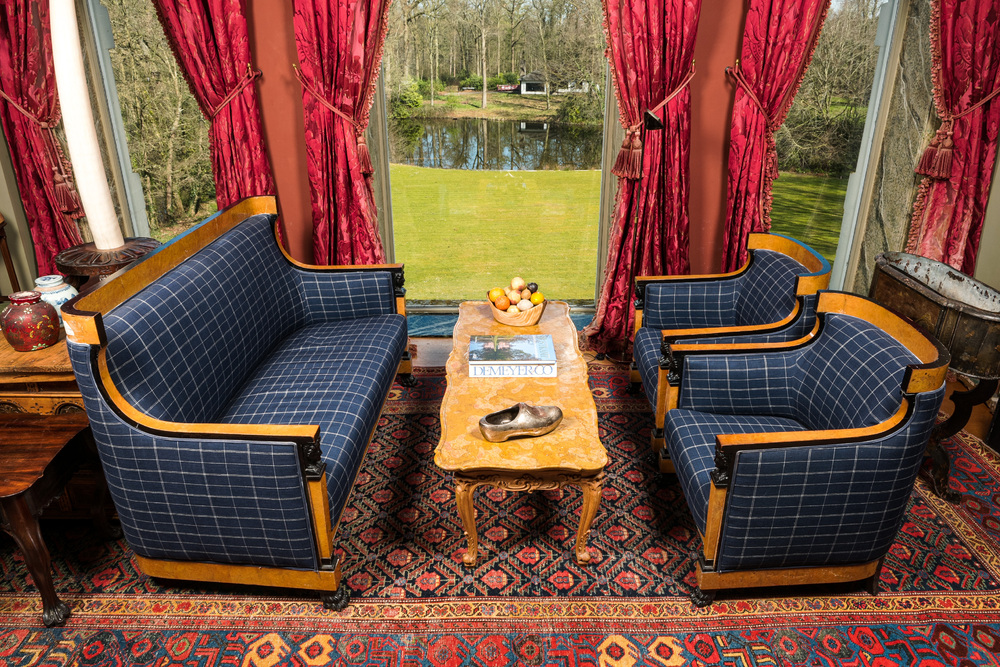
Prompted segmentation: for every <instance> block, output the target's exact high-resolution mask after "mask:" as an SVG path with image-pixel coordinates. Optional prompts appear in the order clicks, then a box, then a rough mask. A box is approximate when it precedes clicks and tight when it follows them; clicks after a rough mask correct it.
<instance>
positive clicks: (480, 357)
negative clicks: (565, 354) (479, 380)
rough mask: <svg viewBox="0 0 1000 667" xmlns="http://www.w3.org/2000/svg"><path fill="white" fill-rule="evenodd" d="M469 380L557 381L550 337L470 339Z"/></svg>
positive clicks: (554, 350)
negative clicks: (512, 378) (515, 378)
mask: <svg viewBox="0 0 1000 667" xmlns="http://www.w3.org/2000/svg"><path fill="white" fill-rule="evenodd" d="M469 377H556V349H555V346H554V345H553V344H552V336H550V335H548V334H544V335H537V336H532V335H521V336H472V337H470V339H469Z"/></svg>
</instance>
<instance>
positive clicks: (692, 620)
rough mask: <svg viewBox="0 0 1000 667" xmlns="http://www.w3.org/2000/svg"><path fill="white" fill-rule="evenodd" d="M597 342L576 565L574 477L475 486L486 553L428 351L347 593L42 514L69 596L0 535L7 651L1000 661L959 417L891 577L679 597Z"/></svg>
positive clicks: (386, 438) (680, 560) (296, 661)
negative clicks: (247, 583)
mask: <svg viewBox="0 0 1000 667" xmlns="http://www.w3.org/2000/svg"><path fill="white" fill-rule="evenodd" d="M588 358H590V360H591V386H592V389H593V392H594V397H595V400H596V402H597V406H598V412H599V419H600V428H601V437H602V440H603V442H604V443H605V446H606V447H607V448H608V450H609V454H610V459H611V463H610V465H609V467H608V470H607V480H606V482H605V489H604V496H603V501H602V505H601V509H600V511H599V513H598V516H597V518H596V519H595V521H594V525H593V530H592V533H591V538H590V550H591V554H592V556H593V559H592V561H591V563H590V565H588V566H586V567H581V566H578V565H577V564H576V563H575V561H574V560H573V558H572V547H573V541H574V537H575V531H576V524H577V520H578V516H579V510H580V500H581V499H580V494H579V491H578V490H576V489H567V490H563V491H553V492H536V493H509V492H503V491H500V490H495V489H494V490H481V491H480V492H479V494H478V496H477V498H476V508H477V513H478V525H479V528H480V537H481V545H480V559H479V563H478V564H477V565H476V566H475V567H474V568H466V567H464V566H463V565H462V562H461V554H462V553H463V552H464V549H465V541H464V537H463V534H462V529H461V523H460V520H459V517H458V514H457V511H456V508H455V504H454V498H453V495H452V490H451V483H450V480H449V478H448V476H447V475H445V474H443V473H442V472H441V471H440V470H438V469H437V468H436V467H435V466H434V464H433V450H434V447H435V445H436V444H437V439H438V434H439V424H438V416H437V415H438V408H439V404H440V400H441V397H442V395H443V393H444V389H445V381H444V377H443V373H442V371H441V369H417V373H418V379H419V383H418V384H417V386H416V387H414V388H410V389H407V388H404V387H401V386H399V385H397V386H395V387H394V388H393V391H392V395H391V396H390V399H389V401H388V402H387V405H386V409H385V412H384V414H383V416H382V418H381V421H380V424H379V428H378V431H377V433H376V437H375V439H374V441H373V443H372V445H371V450H370V452H369V456H368V459H367V461H366V463H365V467H364V469H363V471H362V473H361V475H360V477H359V479H358V481H357V484H356V487H355V490H354V493H353V496H352V499H351V502H350V504H349V506H348V508H347V510H346V514H345V516H344V519H343V522H342V524H341V528H340V534H339V536H338V539H337V544H338V546H339V547H340V549H341V550H342V553H343V555H344V558H345V562H344V573H345V579H344V580H345V583H346V585H347V586H348V587H349V588H350V590H351V594H352V604H351V606H350V607H348V608H347V609H346V610H344V611H342V612H332V611H327V610H324V609H323V607H322V605H320V604H319V602H318V600H317V599H316V598H314V597H309V596H308V595H305V594H302V593H299V592H295V591H288V590H276V589H261V588H239V587H211V586H207V585H193V584H186V583H180V582H168V581H157V580H151V579H149V578H148V577H145V576H144V575H142V574H140V573H139V572H138V571H137V570H136V567H135V565H134V563H133V560H132V556H131V552H130V550H129V548H128V547H127V545H126V544H125V543H124V542H122V541H114V540H111V541H106V540H102V539H101V538H99V537H97V536H95V535H94V533H93V531H92V530H91V529H90V527H89V526H88V525H86V524H66V523H55V522H54V523H50V524H48V525H46V526H45V527H44V532H45V537H46V540H47V541H48V544H49V546H50V549H51V551H52V555H53V558H52V560H53V570H54V580H55V584H56V588H57V591H58V593H59V595H60V597H61V598H62V599H63V601H65V602H66V603H67V604H69V605H70V607H71V609H72V616H71V617H70V619H69V620H68V622H67V623H66V625H65V626H64V627H62V628H52V629H46V628H44V627H43V626H42V625H41V621H40V612H41V605H40V602H39V600H38V598H37V594H36V592H35V589H34V586H33V584H32V582H31V578H30V576H29V575H28V574H27V571H26V568H25V567H24V563H23V561H22V559H21V557H20V555H19V554H18V553H17V551H16V549H15V548H14V546H13V543H12V542H11V541H10V540H9V539H6V538H3V539H0V573H2V574H3V579H4V581H3V582H2V583H0V667H8V666H10V667H13V666H19V667H20V666H28V665H57V664H81V665H131V664H134V665H174V664H176V665H181V664H183V665H191V666H198V667H216V666H220V667H221V666H223V665H241V666H247V667H252V666H260V667H270V666H272V665H302V666H306V665H309V666H311V665H484V666H494V665H510V664H518V665H595V666H597V665H601V666H605V665H607V666H619V665H621V666H631V665H688V664H691V665H803V666H805V665H809V666H812V665H903V664H906V665H908V664H914V665H918V664H919V665H956V666H966V665H1000V659H998V657H997V654H998V653H1000V541H998V538H1000V458H998V457H997V455H996V454H995V453H994V452H993V451H992V450H989V449H988V448H986V447H985V446H984V445H983V444H982V443H981V442H980V441H978V440H977V439H975V438H973V437H971V436H969V435H967V434H964V433H963V434H959V435H958V436H956V437H955V438H952V439H951V440H949V441H948V442H947V443H946V446H947V448H948V451H949V453H950V454H951V457H952V465H953V480H952V488H954V489H955V490H957V491H959V492H960V493H961V496H962V497H961V500H960V502H959V503H957V504H955V505H951V504H949V503H947V502H944V501H942V500H940V499H939V498H937V497H936V496H934V495H933V494H932V493H931V492H930V491H929V489H928V486H927V485H926V484H925V483H924V482H923V480H920V481H918V483H917V486H916V488H915V490H914V492H913V495H912V497H911V500H910V507H909V514H908V516H907V519H906V521H905V523H904V525H903V527H902V529H901V531H900V533H899V536H898V538H897V540H896V543H895V544H894V546H893V548H892V550H891V552H890V554H889V555H888V557H887V558H886V563H885V567H884V568H883V570H882V575H881V583H882V592H881V593H880V594H879V595H878V597H871V596H870V595H868V594H867V593H865V592H862V591H860V590H859V589H858V588H857V587H851V586H847V587H828V588H818V587H805V588H796V589H780V590H779V589H775V590H761V591H752V592H744V593H740V594H736V595H730V596H728V597H720V598H719V599H718V600H717V601H716V602H715V603H714V604H713V605H711V606H710V607H707V608H704V609H698V608H695V607H694V606H692V605H691V604H690V602H689V601H688V595H689V594H690V592H691V590H692V587H693V585H694V563H693V560H692V558H693V557H694V556H695V555H696V554H697V552H698V548H699V538H698V536H697V532H696V531H695V529H694V526H693V523H692V519H691V516H690V514H689V513H688V510H687V508H686V507H685V505H684V502H683V499H682V496H681V492H680V489H679V488H678V485H677V482H676V480H675V479H674V478H673V477H671V476H669V475H661V474H660V473H658V472H657V471H656V467H655V461H654V458H653V454H652V452H651V451H650V449H649V444H648V443H649V431H650V428H651V426H652V418H651V416H650V414H649V409H648V405H647V404H646V402H645V399H644V398H643V397H642V396H641V395H633V394H630V393H629V391H628V387H629V383H628V373H627V370H626V369H625V367H624V366H621V365H618V364H615V363H613V362H608V361H604V362H597V361H594V360H593V359H592V357H591V356H590V355H588Z"/></svg>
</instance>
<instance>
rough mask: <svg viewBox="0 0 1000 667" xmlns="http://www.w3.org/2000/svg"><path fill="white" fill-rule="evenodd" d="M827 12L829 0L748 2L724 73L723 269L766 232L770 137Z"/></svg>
mask: <svg viewBox="0 0 1000 667" xmlns="http://www.w3.org/2000/svg"><path fill="white" fill-rule="evenodd" d="M829 6H830V0H750V2H749V7H748V9H747V17H746V23H745V24H744V27H743V44H742V47H741V49H740V59H739V60H738V61H737V62H736V65H735V66H734V67H731V68H729V69H728V70H727V74H728V75H729V77H730V79H731V80H732V81H733V83H734V84H735V85H736V99H735V101H734V103H733V120H732V124H731V128H730V134H729V142H730V143H729V185H728V188H727V202H726V226H725V232H724V238H723V249H722V270H723V271H733V270H735V269H737V268H739V267H740V266H741V265H742V264H743V263H744V262H746V257H747V236H748V235H749V234H750V232H764V231H767V230H769V229H770V228H771V186H772V184H773V183H774V179H775V178H777V177H778V157H777V153H776V152H775V147H774V133H775V132H776V131H777V129H778V128H779V127H781V124H782V123H783V122H785V116H787V115H788V110H789V109H790V108H791V106H792V100H793V99H794V98H795V93H796V92H797V91H798V88H799V84H801V82H802V77H803V76H804V75H805V72H806V68H807V67H808V66H809V61H810V60H811V59H812V54H813V50H814V49H815V47H816V40H817V39H818V38H819V32H820V28H821V27H822V26H823V20H824V18H825V17H826V11H827V9H828V7H829Z"/></svg>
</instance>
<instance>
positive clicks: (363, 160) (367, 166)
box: [357, 132, 375, 176]
mask: <svg viewBox="0 0 1000 667" xmlns="http://www.w3.org/2000/svg"><path fill="white" fill-rule="evenodd" d="M357 137H358V166H359V167H360V168H361V173H362V174H364V175H365V176H368V175H370V174H374V173H375V169H374V168H373V167H372V156H371V153H369V152H368V143H367V142H366V141H365V133H364V132H358V133H357Z"/></svg>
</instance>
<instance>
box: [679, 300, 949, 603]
mask: <svg viewBox="0 0 1000 667" xmlns="http://www.w3.org/2000/svg"><path fill="white" fill-rule="evenodd" d="M817 311H818V313H819V315H818V320H819V326H818V331H817V332H815V333H814V334H812V335H810V336H808V337H807V338H806V339H805V340H804V341H798V342H796V343H793V344H791V345H782V344H777V343H763V344H758V345H756V346H754V345H749V346H745V348H744V349H743V350H742V351H740V350H736V349H730V350H729V351H726V350H724V349H715V350H709V351H707V352H703V351H701V350H698V351H691V353H689V354H686V355H682V356H681V357H680V358H679V359H677V361H678V362H679V368H680V378H679V388H680V391H679V395H678V400H677V407H676V409H673V410H670V411H669V412H667V415H666V421H665V425H664V430H665V436H666V446H667V448H668V449H669V451H670V456H671V458H672V460H673V463H674V468H675V471H676V473H677V478H678V480H679V482H680V485H681V488H682V490H683V492H684V496H685V498H686V500H687V505H688V508H689V509H690V511H691V514H692V516H693V517H694V521H695V524H696V525H697V528H698V531H699V533H700V534H701V537H702V553H701V559H700V561H699V564H698V569H697V576H698V585H699V588H698V589H697V590H696V591H695V594H694V595H693V596H692V599H693V600H694V601H695V603H696V604H708V603H709V602H710V601H711V599H712V598H713V596H714V595H715V591H717V590H720V589H731V588H746V587H758V586H776V585H784V584H802V583H829V582H838V581H859V580H864V579H867V580H868V581H869V583H870V584H871V592H872V593H873V594H875V592H877V588H876V587H877V582H878V577H879V571H880V569H881V563H882V559H883V557H884V556H885V554H886V553H887V552H888V550H889V547H890V546H891V544H892V541H893V539H894V538H895V535H896V532H897V530H898V529H899V526H900V524H901V522H902V520H903V516H904V514H905V511H906V505H907V501H908V499H909V497H910V493H911V491H912V488H913V484H914V481H915V479H916V475H917V471H918V468H919V466H920V463H921V461H922V459H923V454H924V449H925V447H926V445H927V441H928V437H929V435H930V431H931V428H932V426H933V425H934V420H935V417H936V415H937V411H938V408H939V407H940V405H941V401H942V399H943V397H944V377H945V372H946V371H947V368H948V362H949V356H948V352H947V351H946V350H945V349H944V348H943V347H942V346H941V345H940V344H939V343H938V342H937V341H935V340H933V339H930V338H928V337H927V336H925V335H924V334H923V333H921V332H920V331H918V330H917V329H915V328H914V327H913V326H911V325H910V324H908V323H907V322H906V321H904V320H902V319H901V318H899V317H898V316H896V315H894V314H893V313H892V312H890V311H888V310H886V309H884V308H882V307H881V306H878V305H876V304H875V303H873V302H871V301H868V300H867V299H864V298H862V297H858V296H854V295H849V294H842V293H837V292H821V293H820V297H819V300H818V305H817ZM720 347H721V346H720ZM732 348H736V346H732ZM754 348H757V349H754Z"/></svg>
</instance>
